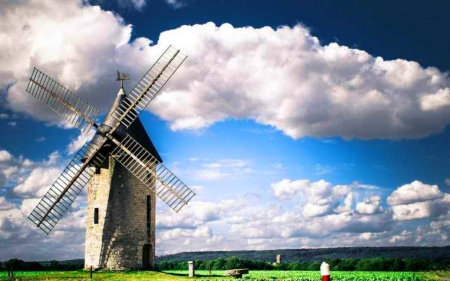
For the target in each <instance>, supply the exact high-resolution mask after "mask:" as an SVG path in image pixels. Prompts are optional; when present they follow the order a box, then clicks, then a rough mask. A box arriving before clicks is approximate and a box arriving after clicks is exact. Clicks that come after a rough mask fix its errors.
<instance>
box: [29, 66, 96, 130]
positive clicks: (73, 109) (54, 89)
mask: <svg viewBox="0 0 450 281" xmlns="http://www.w3.org/2000/svg"><path fill="white" fill-rule="evenodd" d="M27 92H28V93H30V94H31V95H32V96H34V97H36V98H37V99H38V100H40V101H41V102H42V103H44V104H45V105H47V106H48V107H50V108H51V109H52V110H53V111H55V112H56V113H58V114H59V115H60V116H62V117H64V118H65V119H66V120H67V121H69V123H70V124H72V125H73V126H75V127H77V128H78V129H80V130H81V131H82V132H83V133H87V132H88V131H89V130H90V129H91V127H92V126H96V124H95V119H97V117H98V115H99V114H100V111H99V110H98V109H96V108H94V107H93V106H91V105H89V104H88V103H87V102H85V101H83V100H82V99H81V98H80V97H78V96H77V95H75V94H74V93H72V92H70V91H69V90H67V89H66V88H65V87H64V86H62V85H61V84H59V83H58V82H56V81H55V80H53V79H51V78H50V77H48V76H47V75H45V74H44V73H43V72H41V71H39V70H38V69H37V68H34V69H33V73H32V74H31V77H30V81H29V82H28V86H27Z"/></svg>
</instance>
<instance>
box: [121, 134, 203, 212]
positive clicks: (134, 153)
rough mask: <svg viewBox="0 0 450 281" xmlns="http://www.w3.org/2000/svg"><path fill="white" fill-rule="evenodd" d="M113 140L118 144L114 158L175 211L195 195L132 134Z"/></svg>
mask: <svg viewBox="0 0 450 281" xmlns="http://www.w3.org/2000/svg"><path fill="white" fill-rule="evenodd" d="M113 142H114V143H115V144H116V145H117V146H116V148H115V149H114V150H113V152H112V156H113V157H114V159H116V160H117V161H118V162H119V163H120V164H122V166H124V167H125V168H127V169H128V170H129V171H130V172H131V173H132V174H133V175H134V176H136V177H137V178H138V179H139V180H140V181H141V182H142V183H144V184H145V185H146V186H148V187H150V188H151V189H152V190H153V189H155V193H156V195H158V197H159V198H161V199H162V200H163V201H164V202H165V203H166V204H167V205H169V207H171V208H172V209H173V210H175V212H178V211H179V210H181V208H183V207H184V206H185V205H187V203H188V202H189V200H191V199H192V197H194V196H195V193H194V192H193V191H192V190H191V189H190V188H189V187H188V186H187V185H185V184H184V183H183V182H182V181H181V180H180V179H179V178H177V177H176V176H175V175H174V174H173V173H172V172H171V171H170V170H169V169H167V168H166V167H165V166H164V165H163V164H162V163H160V162H159V161H158V160H157V159H156V158H155V157H154V156H153V155H152V154H151V153H150V152H148V151H147V150H146V149H145V148H144V147H143V146H142V145H140V144H139V143H138V142H137V141H136V140H135V139H133V138H132V137H131V136H130V135H127V136H126V137H125V138H124V139H123V140H122V142H119V141H117V140H115V139H113Z"/></svg>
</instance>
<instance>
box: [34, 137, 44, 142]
mask: <svg viewBox="0 0 450 281" xmlns="http://www.w3.org/2000/svg"><path fill="white" fill-rule="evenodd" d="M44 141H45V137H39V138H37V139H36V142H44Z"/></svg>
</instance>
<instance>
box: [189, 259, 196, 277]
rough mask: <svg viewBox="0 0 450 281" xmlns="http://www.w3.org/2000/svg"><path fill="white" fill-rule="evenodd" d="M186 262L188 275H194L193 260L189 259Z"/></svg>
mask: <svg viewBox="0 0 450 281" xmlns="http://www.w3.org/2000/svg"><path fill="white" fill-rule="evenodd" d="M188 264H189V277H194V276H195V268H194V262H193V261H189V262H188Z"/></svg>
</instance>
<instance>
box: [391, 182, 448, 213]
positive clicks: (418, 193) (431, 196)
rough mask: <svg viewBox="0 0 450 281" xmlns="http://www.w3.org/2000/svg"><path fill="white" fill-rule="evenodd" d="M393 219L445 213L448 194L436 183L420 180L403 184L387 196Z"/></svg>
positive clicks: (446, 211)
mask: <svg viewBox="0 0 450 281" xmlns="http://www.w3.org/2000/svg"><path fill="white" fill-rule="evenodd" d="M386 201H387V203H388V204H389V205H391V206H392V211H393V219H394V220H416V219H423V218H429V217H438V216H443V215H446V214H447V213H448V212H449V210H450V195H449V194H446V193H442V192H441V191H440V190H439V187H438V186H437V185H429V184H425V183H422V182H420V181H413V182H412V183H410V184H405V185H403V186H401V187H399V188H397V189H396V190H394V191H393V192H392V194H391V195H390V196H389V197H388V198H387V200H386Z"/></svg>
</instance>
